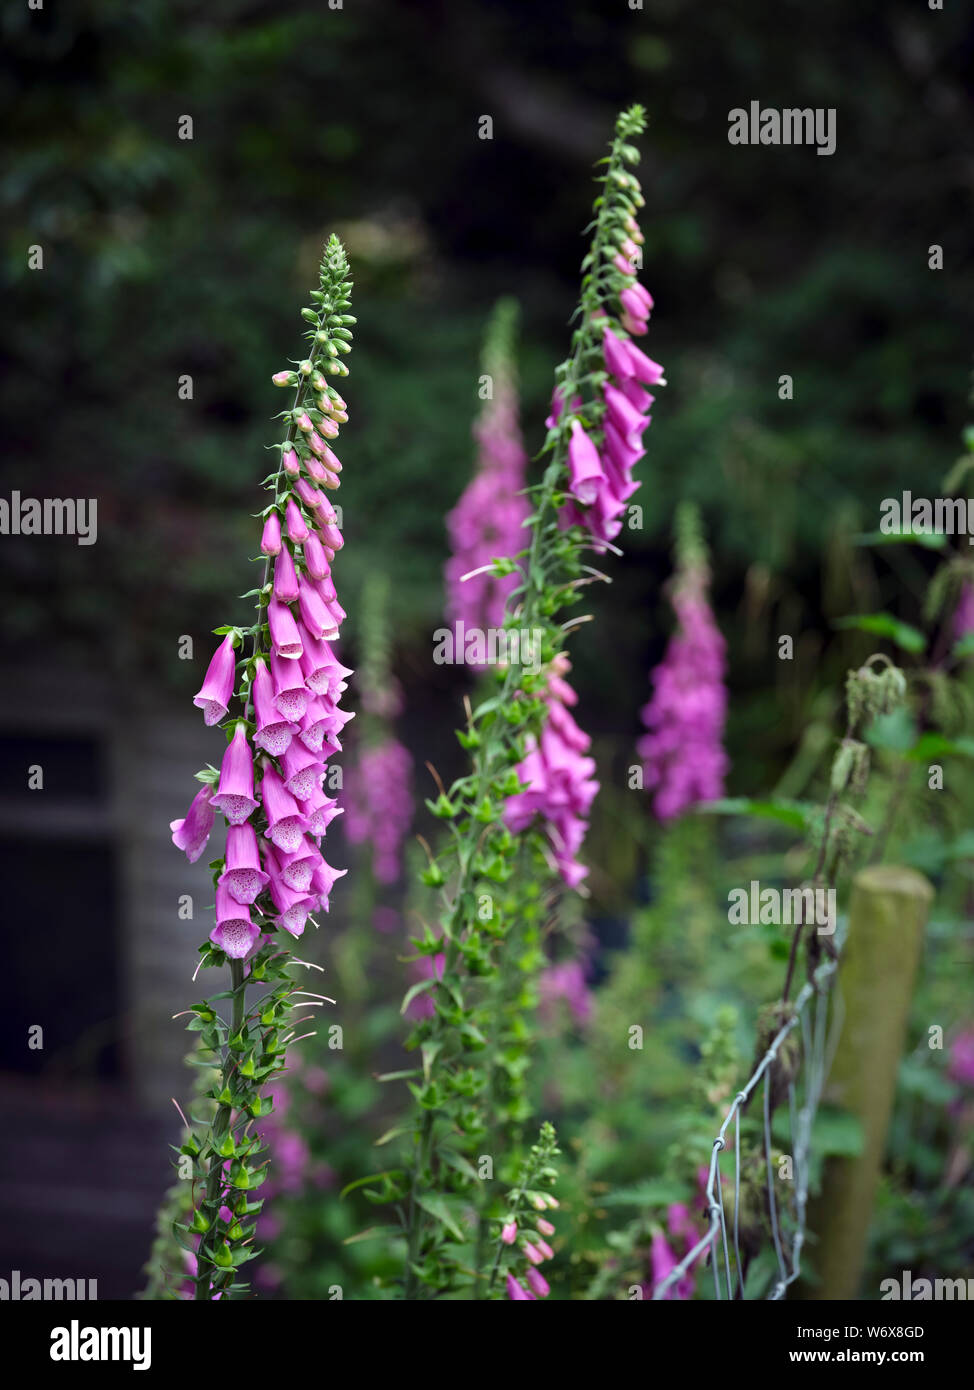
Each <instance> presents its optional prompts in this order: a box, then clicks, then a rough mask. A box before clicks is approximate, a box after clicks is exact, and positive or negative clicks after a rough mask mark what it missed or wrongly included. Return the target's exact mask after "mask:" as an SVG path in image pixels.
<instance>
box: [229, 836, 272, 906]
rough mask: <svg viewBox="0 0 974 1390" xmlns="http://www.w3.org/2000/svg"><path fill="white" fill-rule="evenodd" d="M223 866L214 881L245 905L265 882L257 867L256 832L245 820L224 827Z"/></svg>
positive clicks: (265, 877)
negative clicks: (225, 839) (224, 848)
mask: <svg viewBox="0 0 974 1390" xmlns="http://www.w3.org/2000/svg"><path fill="white" fill-rule="evenodd" d="M225 865H226V867H225V868H224V870H223V873H222V874H221V875H220V877H219V878H218V879H217V883H220V884H223V885H224V886H225V887H226V889H227V891H228V892H229V894H230V896H231V897H232V898H233V899H234V900H235V901H236V902H238V903H244V904H246V905H248V906H249V905H250V904H251V903H252V902H254V900H255V899H256V898H257V896H258V895H259V894H260V892H261V891H262V890H263V889H264V888H265V887H266V886H267V884H268V882H269V879H268V875H267V874H265V873H264V870H263V869H262V868H261V866H260V850H259V848H258V846H257V832H256V830H255V829H254V827H253V826H252V825H250V824H249V822H248V823H245V824H244V825H231V826H230V828H229V829H228V830H227V847H226V852H225Z"/></svg>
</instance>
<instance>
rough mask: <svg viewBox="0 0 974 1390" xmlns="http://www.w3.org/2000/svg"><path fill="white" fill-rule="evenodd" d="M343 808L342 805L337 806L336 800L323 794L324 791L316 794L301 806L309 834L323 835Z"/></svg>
mask: <svg viewBox="0 0 974 1390" xmlns="http://www.w3.org/2000/svg"><path fill="white" fill-rule="evenodd" d="M344 809H345V808H344V807H343V806H339V804H338V801H337V800H335V799H332V798H330V797H327V796H325V794H324V792H321V793H318V794H316V795H315V796H314V797H312V799H311V800H310V801H308V802H306V803H305V804H304V807H303V810H304V813H305V816H306V817H307V821H308V833H309V835H317V836H321V835H324V834H325V832H326V831H327V829H328V827H329V825H331V823H332V821H333V820H334V819H335V817H336V816H340V815H342V814H343V812H344Z"/></svg>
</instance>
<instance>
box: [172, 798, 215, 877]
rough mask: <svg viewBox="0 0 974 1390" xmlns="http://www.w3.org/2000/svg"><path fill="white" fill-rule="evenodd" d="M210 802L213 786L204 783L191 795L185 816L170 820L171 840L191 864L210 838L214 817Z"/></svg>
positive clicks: (211, 801)
mask: <svg viewBox="0 0 974 1390" xmlns="http://www.w3.org/2000/svg"><path fill="white" fill-rule="evenodd" d="M212 803H213V788H212V787H211V786H209V785H208V784H206V783H204V785H203V786H202V787H200V789H199V791H198V792H197V793H196V795H195V796H194V797H193V800H192V802H191V803H190V807H189V810H188V811H187V812H186V816H185V818H184V819H183V820H174V821H172V822H170V825H169V829H170V830H171V831H172V842H173V844H174V845H175V846H176V848H177V849H181V850H182V851H183V853H184V854H185V855H186V858H187V859H188V860H189V862H190V863H191V864H195V863H196V861H197V859H199V857H200V855H201V854H202V853H203V851H204V850H205V849H206V842H207V841H208V840H209V838H210V831H211V830H212V829H213V821H214V819H215V817H214V814H213V804H212Z"/></svg>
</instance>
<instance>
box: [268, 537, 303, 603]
mask: <svg viewBox="0 0 974 1390" xmlns="http://www.w3.org/2000/svg"><path fill="white" fill-rule="evenodd" d="M297 596H298V576H297V574H296V573H295V570H294V560H293V559H292V557H291V552H290V550H289V549H288V547H287V546H286V545H282V546H281V549H280V552H279V553H278V556H277V559H276V560H275V561H274V597H275V598H276V599H279V600H280V601H281V603H293V602H294V600H295V599H296V598H297Z"/></svg>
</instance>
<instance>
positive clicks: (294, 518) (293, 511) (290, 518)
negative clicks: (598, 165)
mask: <svg viewBox="0 0 974 1390" xmlns="http://www.w3.org/2000/svg"><path fill="white" fill-rule="evenodd" d="M284 516H285V520H286V521H287V533H288V537H289V538H290V540H291V541H292V542H293V543H294V544H295V545H296V544H298V543H299V542H300V541H305V540H307V539H308V536H309V535H310V534H311V533H310V531H309V530H308V525H307V522H306V521H305V519H304V517H303V516H302V515H301V508H300V507H299V506H298V504H297V502H295V500H294V498H293V497H289V498H288V501H287V507H286V508H285V512H284Z"/></svg>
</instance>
